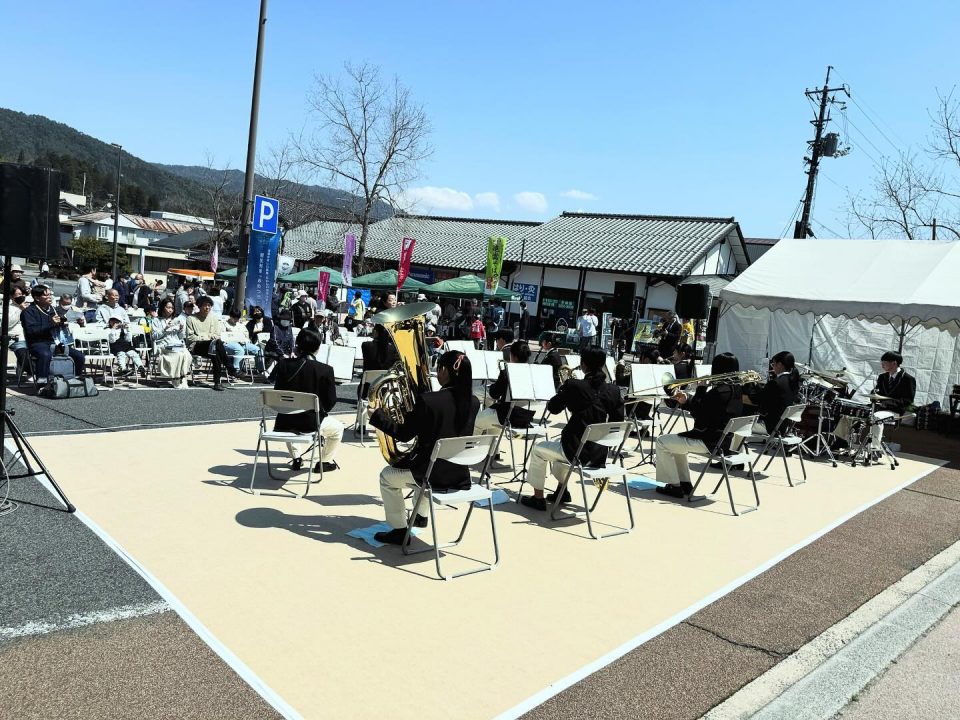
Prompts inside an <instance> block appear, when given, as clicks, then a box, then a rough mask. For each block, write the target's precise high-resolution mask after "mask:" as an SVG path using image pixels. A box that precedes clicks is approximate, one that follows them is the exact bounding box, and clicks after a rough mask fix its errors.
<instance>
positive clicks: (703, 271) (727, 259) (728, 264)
mask: <svg viewBox="0 0 960 720" xmlns="http://www.w3.org/2000/svg"><path fill="white" fill-rule="evenodd" d="M718 263H719V264H718ZM736 267H737V264H736V262H734V260H733V251H732V250H731V249H730V243H729V242H725V243H723V244H722V245H721V244H719V243H717V244H716V245H714V246H713V247H711V248H710V250H709V251H707V254H706V255H705V256H704V258H703V260H701V261H700V262H699V263H698V264H697V266H696V267H695V268H693V269H692V270H691V271H690V274H691V275H727V274H730V273H733V272H734V271H735V270H736Z"/></svg>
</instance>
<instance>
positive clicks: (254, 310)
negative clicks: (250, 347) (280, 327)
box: [247, 305, 273, 343]
mask: <svg viewBox="0 0 960 720" xmlns="http://www.w3.org/2000/svg"><path fill="white" fill-rule="evenodd" d="M272 332H273V320H271V319H270V318H268V317H264V316H263V308H262V307H260V306H259V305H253V306H251V308H250V319H249V320H247V334H248V335H249V336H250V341H251V342H255V343H259V342H260V338H259V337H258V336H259V335H260V333H267V335H270V334H271V333H272Z"/></svg>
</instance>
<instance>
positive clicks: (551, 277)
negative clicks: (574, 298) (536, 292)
mask: <svg viewBox="0 0 960 720" xmlns="http://www.w3.org/2000/svg"><path fill="white" fill-rule="evenodd" d="M543 284H544V285H546V286H547V287H555V288H563V289H565V290H576V289H577V287H578V286H579V285H580V271H579V270H569V269H567V268H547V272H546V274H545V275H544V277H543Z"/></svg>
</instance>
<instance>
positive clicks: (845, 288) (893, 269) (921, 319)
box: [720, 238, 960, 331]
mask: <svg viewBox="0 0 960 720" xmlns="http://www.w3.org/2000/svg"><path fill="white" fill-rule="evenodd" d="M958 277H960V242H930V241H924V240H824V239H813V238H809V239H804V240H800V239H798V240H782V241H780V242H778V243H777V244H776V245H774V246H773V247H772V248H771V249H770V250H769V251H768V252H767V253H766V254H764V255H763V257H761V258H760V259H759V260H757V262H756V263H755V264H753V265H751V266H750V268H749V269H747V271H746V272H744V273H743V274H742V275H740V276H739V277H738V278H736V279H735V280H734V281H733V282H731V283H730V284H729V285H728V286H727V287H726V288H725V289H724V290H722V291H721V293H720V298H721V300H723V301H724V302H726V303H729V304H731V305H743V306H745V307H756V308H769V309H771V310H783V311H785V312H799V313H814V314H817V315H832V316H834V317H841V316H843V317H851V318H861V319H867V320H886V321H887V322H891V323H899V322H901V321H902V322H905V323H907V324H911V325H912V324H920V325H923V326H924V327H936V328H943V329H947V330H953V331H957V330H960V295H958V294H957V292H956V285H957V278H958Z"/></svg>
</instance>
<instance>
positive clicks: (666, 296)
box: [643, 283, 677, 317]
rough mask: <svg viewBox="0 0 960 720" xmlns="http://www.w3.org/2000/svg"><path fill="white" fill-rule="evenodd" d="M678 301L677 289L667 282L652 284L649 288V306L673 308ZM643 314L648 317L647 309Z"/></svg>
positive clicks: (663, 308)
mask: <svg viewBox="0 0 960 720" xmlns="http://www.w3.org/2000/svg"><path fill="white" fill-rule="evenodd" d="M676 303H677V291H676V290H675V289H674V288H673V287H672V286H671V285H668V284H667V283H659V284H657V285H651V286H650V287H649V288H648V289H647V305H646V307H648V308H659V309H662V310H673V308H674V305H676ZM643 316H644V317H648V315H647V311H646V309H644V311H643Z"/></svg>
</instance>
